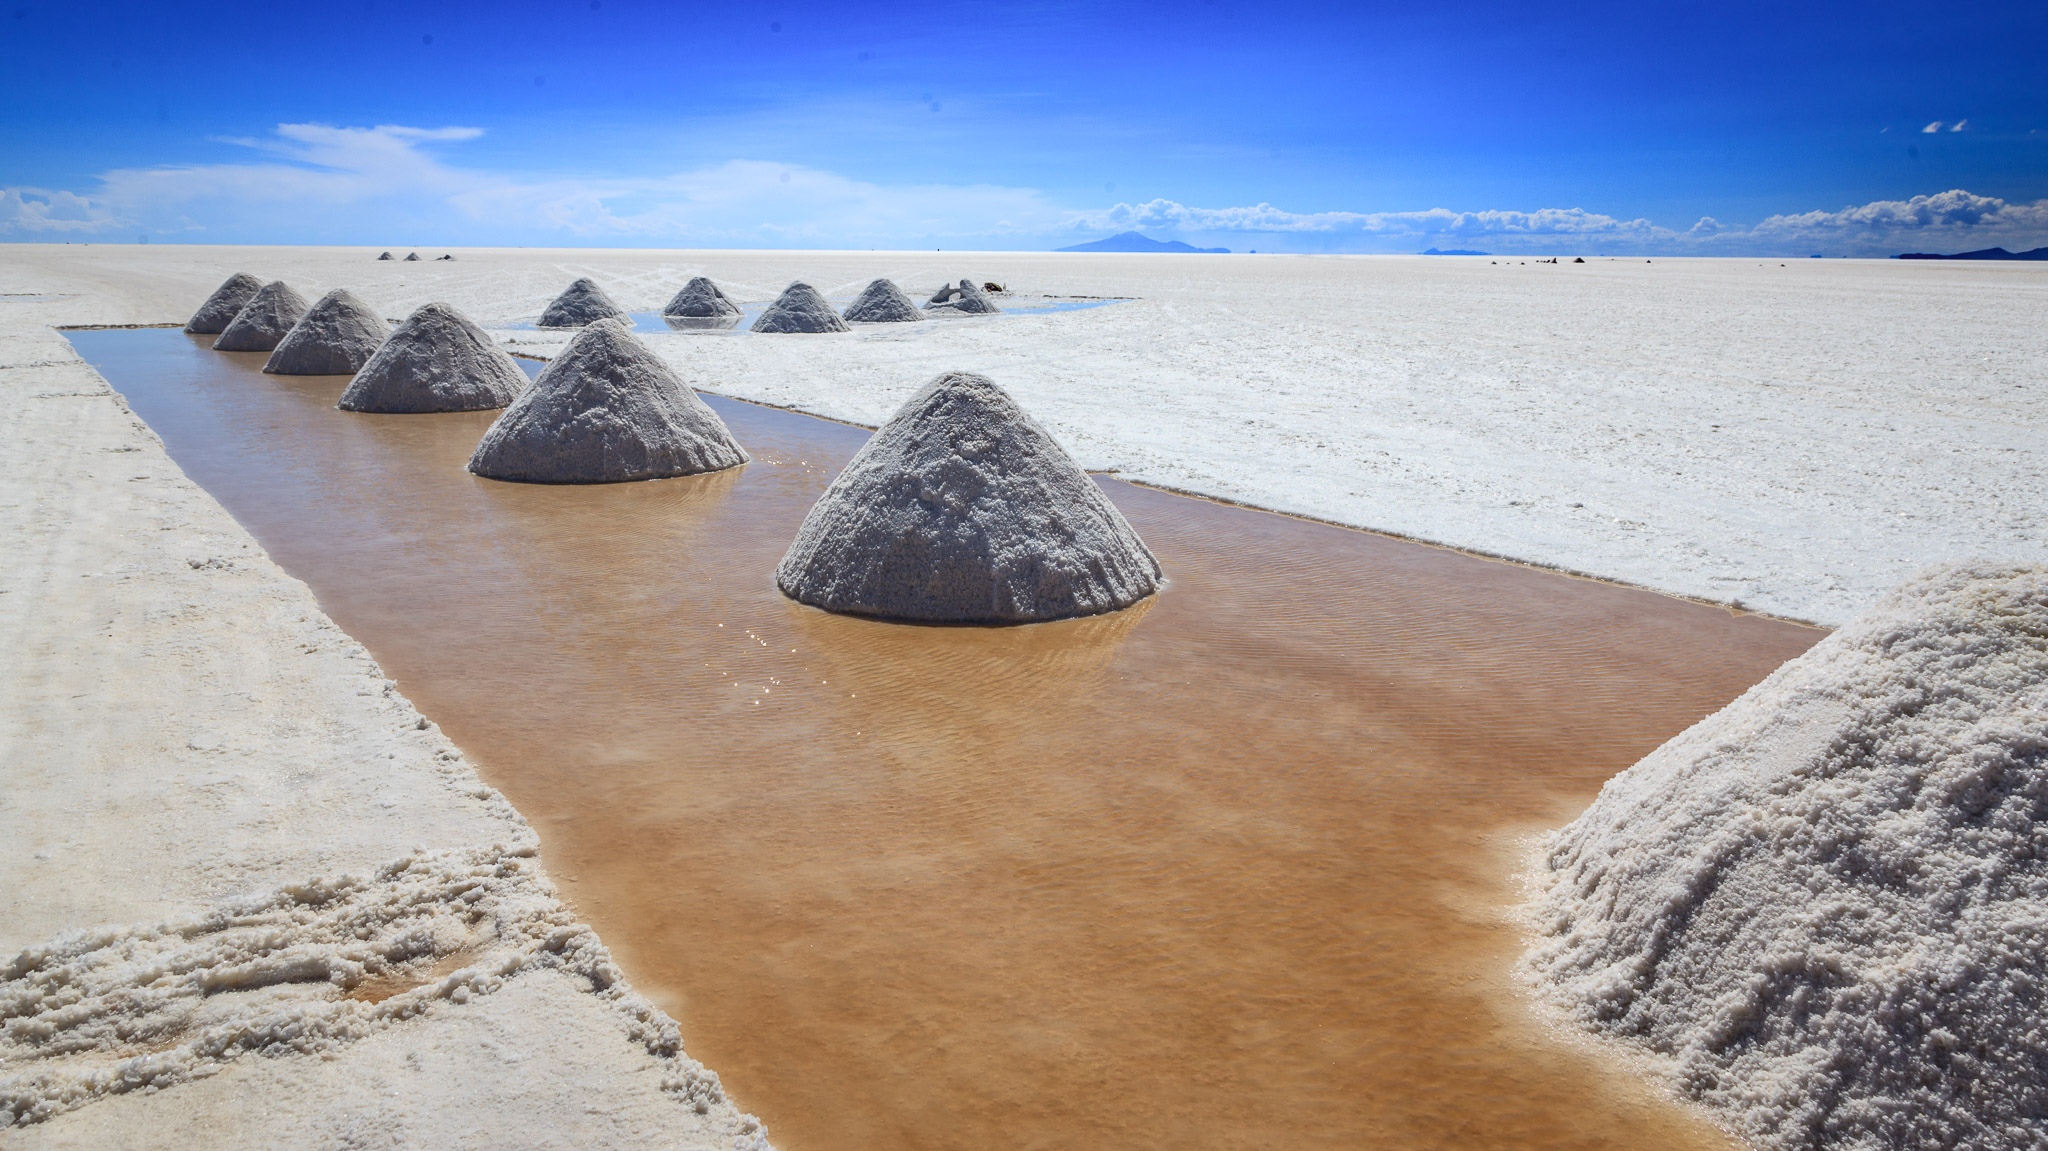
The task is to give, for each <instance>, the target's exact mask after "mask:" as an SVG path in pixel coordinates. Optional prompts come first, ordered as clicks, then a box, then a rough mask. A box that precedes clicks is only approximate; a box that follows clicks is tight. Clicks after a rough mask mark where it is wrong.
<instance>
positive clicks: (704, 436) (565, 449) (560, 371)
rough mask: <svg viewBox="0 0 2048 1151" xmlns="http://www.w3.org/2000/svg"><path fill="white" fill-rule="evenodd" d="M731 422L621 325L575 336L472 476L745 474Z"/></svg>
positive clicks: (578, 480)
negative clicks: (741, 470) (740, 471)
mask: <svg viewBox="0 0 2048 1151" xmlns="http://www.w3.org/2000/svg"><path fill="white" fill-rule="evenodd" d="M746 462H747V453H746V449H744V448H742V447H740V445H739V443H738V442H737V441H736V440H734V439H733V438H732V432H731V431H729V430H727V428H726V426H725V421H724V420H721V419H719V418H718V413H717V412H714V411H712V410H711V407H710V405H708V404H706V403H705V402H704V401H703V400H702V399H699V398H698V396H697V393H696V392H694V391H692V390H690V387H689V385H688V384H685V383H683V382H682V380H681V379H680V378H678V377H677V375H676V374H675V372H674V370H673V369H671V368H670V367H669V366H668V365H667V364H666V363H664V362H662V360H661V358H660V357H658V356H656V355H655V354H654V353H653V352H650V351H648V350H647V346H646V345H645V344H642V343H641V342H640V341H639V340H638V339H636V338H635V337H634V336H633V333H632V332H631V331H629V330H628V329H627V327H626V325H625V324H624V323H623V322H621V321H618V320H600V321H598V322H597V323H594V324H592V325H590V326H589V327H587V328H585V329H583V331H581V332H579V333H577V335H576V338H575V339H573V340H571V341H569V346H568V347H566V348H564V349H562V353H561V354H560V355H558V356H556V357H555V358H554V359H553V360H551V361H549V363H548V366H547V367H546V368H545V369H544V370H542V372H541V374H540V377H539V378H538V379H536V380H534V382H533V386H532V387H531V388H528V389H527V390H526V391H525V392H523V393H521V394H520V396H519V398H518V399H516V400H514V401H512V405H511V406H510V407H508V408H506V409H505V414H504V415H501V416H499V417H498V419H497V422H495V423H493V424H492V425H491V426H490V429H489V430H488V431H486V432H485V433H484V436H483V440H482V441H481V442H479V443H478V444H477V448H476V454H475V455H473V456H471V457H470V461H469V470H470V471H472V472H475V473H476V474H477V475H480V476H488V477H490V478H492V479H498V480H518V481H522V482H525V483H542V484H602V483H616V482H620V481H625V480H651V479H661V478H664V477H668V476H688V475H696V474H697V473H699V472H715V471H721V470H723V469H725V468H731V467H738V466H739V465H741V464H743V463H746Z"/></svg>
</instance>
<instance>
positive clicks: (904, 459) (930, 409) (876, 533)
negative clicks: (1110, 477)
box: [775, 372, 1161, 623]
mask: <svg viewBox="0 0 2048 1151" xmlns="http://www.w3.org/2000/svg"><path fill="white" fill-rule="evenodd" d="M1160 578H1161V573H1160V570H1159V562H1158V561H1157V560H1155V559H1153V558H1152V553H1151V551H1149V550H1148V549H1147V548H1146V547H1145V543H1144V541H1143V540H1140V539H1139V538H1138V533H1136V532H1134V531H1132V530H1131V525H1130V524H1129V523H1127V522H1125V520H1124V517H1123V513H1121V512H1119V511H1117V510H1116V506H1115V505H1114V504H1112V503H1110V502H1109V498H1108V497H1107V496H1105V495H1103V494H1102V489H1101V488H1098V487H1096V486H1095V482H1094V481H1093V480H1090V479H1089V478H1088V475H1087V473H1085V472H1083V471H1082V470H1081V468H1080V466H1079V465H1077V464H1075V463H1074V461H1073V459H1072V457H1070V456H1068V455H1067V453H1066V452H1065V451H1064V450H1062V449H1061V448H1060V445H1059V443H1058V442H1057V441H1056V440H1054V439H1053V438H1052V436H1051V435H1050V434H1048V433H1047V432H1046V431H1045V429H1044V428H1041V427H1039V426H1038V423H1037V421H1035V420H1033V419H1032V418H1031V417H1030V415H1028V414H1026V413H1025V411H1024V409H1022V408H1020V407H1018V406H1017V403H1016V401H1014V400H1012V399H1011V398H1010V397H1009V396H1008V395H1007V394H1005V393H1004V391H1003V390H1002V389H1001V388H999V387H997V386H996V385H995V383H994V382H993V381H991V380H989V379H988V378H987V377H985V376H977V375H971V374H969V373H966V372H948V373H946V374H944V375H941V376H939V377H938V378H936V379H934V380H932V381H931V382H930V383H928V384H926V385H925V386H924V388H923V389H921V390H920V391H919V392H918V393H917V394H916V395H914V396H912V397H911V398H910V400H909V402H907V403H905V404H904V405H903V407H902V408H901V409H899V410H898V411H897V413H896V414H895V415H894V416H892V417H890V419H889V422H888V423H886V424H884V425H882V427H881V429H880V430H879V431H877V432H876V433H875V434H874V436H873V438H871V439H869V440H868V442H867V444H866V445H865V446H864V447H862V448H861V450H860V451H859V452H858V453H856V454H855V455H854V457H853V459H852V460H851V461H849V462H848V463H847V465H846V469H845V470H844V471H842V472H840V473H839V476H838V478H836V479H834V480H833V481H832V486H831V487H829V488H827V489H826V491H825V494H824V496H823V497H821V498H820V499H819V500H818V502H817V504H816V505H814V506H813V507H812V508H811V511H810V514H809V515H808V516H806V517H805V518H804V523H803V527H802V528H801V529H800V530H799V531H798V532H797V537H796V542H795V543H793V544H791V545H790V547H789V552H788V554H787V555H785V556H783V557H782V563H781V565H780V566H779V567H778V568H777V569H776V572H775V580H776V583H777V584H778V585H779V586H780V587H781V588H782V591H783V593H784V594H786V595H788V596H789V597H790V598H792V599H795V600H799V601H801V602H803V603H807V604H811V605H813V606H815V607H821V608H824V609H825V610H827V611H836V612H848V613H852V614H855V615H871V616H881V617H884V618H888V619H902V620H918V621H924V622H934V623H1031V622H1034V621H1038V620H1050V619H1062V618H1065V617H1068V616H1085V615H1097V614H1100V613H1102V612H1108V611H1115V610H1117V609H1119V608H1124V607H1129V606H1130V605H1132V604H1134V603H1137V602H1138V601H1139V600H1142V599H1144V598H1145V597H1146V596H1149V595H1151V594H1152V593H1153V592H1155V591H1157V590H1159V581H1160Z"/></svg>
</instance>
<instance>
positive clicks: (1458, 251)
mask: <svg viewBox="0 0 2048 1151" xmlns="http://www.w3.org/2000/svg"><path fill="white" fill-rule="evenodd" d="M1416 254H1417V255H1421V256H1491V255H1493V253H1492V252H1472V251H1467V250H1466V249H1464V248H1452V249H1450V250H1449V251H1444V252H1439V251H1437V250H1436V249H1435V248H1431V249H1430V250H1429V251H1427V252H1418V253H1416Z"/></svg>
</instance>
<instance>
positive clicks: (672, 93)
mask: <svg viewBox="0 0 2048 1151" xmlns="http://www.w3.org/2000/svg"><path fill="white" fill-rule="evenodd" d="M0 36H4V37H5V38H6V43H7V47H8V48H9V51H8V52H7V55H6V59H7V60H8V61H9V66H8V67H7V68H5V69H0V189H4V191H0V236H4V237H5V238H8V239H15V240H49V239H71V240H87V239H97V240H102V241H124V242H133V241H134V240H136V239H138V238H140V237H142V236H148V237H150V238H151V240H152V241H153V242H159V243H161V242H176V241H188V242H283V243H368V244H385V245H394V244H406V245H435V244H438V245H462V244H531V245H548V244H589V245H635V246H638V245H677V246H705V247H726V246H730V247H945V248H968V247H993V248H1048V247H1053V246H1057V245H1059V244H1064V243H1072V242H1076V241H1079V240H1085V239H1092V238H1096V237H1099V236H1102V235H1106V234H1109V233H1110V232H1114V231H1121V230H1124V229H1126V228H1131V227H1136V228H1139V229H1140V230H1143V231H1145V232H1146V233H1148V234H1150V235H1154V236H1158V237H1161V238H1182V239H1187V240H1191V241H1196V242H1200V243H1202V244H1205V245H1212V244H1215V245H1223V246H1228V247H1232V248H1236V249H1239V250H1243V249H1246V248H1258V249H1261V250H1267V251H1417V250H1420V249H1421V248H1423V247H1427V246H1440V247H1477V248H1484V249H1487V250H1493V251H1504V252H1505V251H1516V252H1546V251H1575V252H1576V251H1584V252H1587V253H1593V252H1596V251H1603V252H1608V253H1609V254H1620V253H1623V252H1645V253H1649V252H1669V253H1685V252H1698V253H1703V254H1711V253H1717V252H1720V253H1730V254H1733V253H1738V252H1741V253H1747V252H1772V253H1775V254H1787V255H1805V254H1808V253H1809V252H1810V251H1812V252H1826V253H1828V254H1885V253H1888V252H1891V251H1897V250H1909V249H1930V248H1951V247H1956V246H1967V247H1979V246H1987V245H1989V244H1995V243H2002V244H2005V245H2006V246H2008V247H2013V246H2016V245H2017V246H2035V245H2039V244H2048V202H2044V198H2048V83H2043V82H2042V75H2043V73H2044V65H2043V64H2042V63H2041V61H2040V58H2039V47H2040V45H2042V44H2043V43H2048V5H2043V4H2040V3H2038V2H2036V3H2031V4H2017V3H2015V4H1989V5H1979V6H1974V7H1969V8H1962V9H1957V8H1948V9H1943V8H1940V7H1938V6H1930V5H1926V4H1924V3H1921V4H1913V5H1906V4H1887V3H1877V4H1859V5H1854V6H1851V5H1835V4H1828V5H1807V6H1803V7H1800V6H1796V5H1784V4H1721V5H1712V6H1709V5H1687V4H1666V5H1656V4H1640V3H1636V4H1605V5H1601V4H1589V5H1577V6H1570V7H1540V6H1530V5H1526V4H1512V5H1510V4H1499V3H1452V4H1435V5H1427V6H1424V5H1414V4H1406V5H1398V6H1397V5H1373V4H1360V5H1345V6H1313V5H1287V6H1280V5H1275V6H1253V5H1245V4H1242V3H1227V2H1224V0H1207V2H1204V0H1195V2H1193V3H1186V4H1179V5H1172V6H1157V5H1146V6H1140V5H1122V4H1013V5H1003V4H998V3H994V2H993V0H971V2H966V3H954V4H948V5H931V4H910V5H905V4H896V5H884V4H873V3H866V4H863V3H834V4H820V5H810V4H769V5H749V4H712V3H703V2H697V3H689V4H675V3H654V2H648V0H559V2H548V3H524V4H521V3H514V4H481V3H478V4H402V3H395V2H393V0H334V2H332V3H326V4H319V5H293V4H276V3H267V4H260V5H259V4H242V3H236V2H232V0H230V2H226V3H219V4H213V5H207V6H189V7H188V6H175V7H174V6H140V5H130V6H121V5H95V4H90V3H87V4H58V3H50V2H45V0H0Z"/></svg>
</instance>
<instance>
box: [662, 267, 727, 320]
mask: <svg viewBox="0 0 2048 1151" xmlns="http://www.w3.org/2000/svg"><path fill="white" fill-rule="evenodd" d="M661 314H662V315H664V316H682V317H684V318H686V319H692V320H715V319H719V318H721V317H724V316H737V315H739V314H740V306H739V305H738V304H735V303H733V302H732V298H731V297H730V296H727V295H726V294H725V293H724V292H722V291H720V290H719V288H718V285H717V284H714V283H712V282H711V277H709V276H698V277H696V278H695V279H692V280H691V281H690V282H689V283H687V284H684V285H683V290H682V291H680V292H677V293H676V294H675V297H674V298H673V299H671V300H669V302H668V306H667V307H665V308H663V309H662V310H661Z"/></svg>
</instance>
